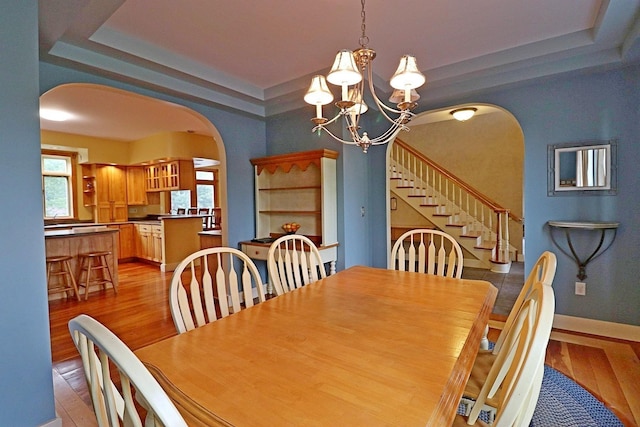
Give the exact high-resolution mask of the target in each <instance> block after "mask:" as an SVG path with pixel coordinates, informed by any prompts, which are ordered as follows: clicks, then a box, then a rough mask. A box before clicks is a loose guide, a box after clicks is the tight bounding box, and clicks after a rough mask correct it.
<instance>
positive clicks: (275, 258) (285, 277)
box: [267, 234, 327, 295]
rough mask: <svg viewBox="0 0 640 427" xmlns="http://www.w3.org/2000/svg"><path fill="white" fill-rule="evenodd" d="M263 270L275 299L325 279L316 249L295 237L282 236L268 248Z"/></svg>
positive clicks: (302, 237)
mask: <svg viewBox="0 0 640 427" xmlns="http://www.w3.org/2000/svg"><path fill="white" fill-rule="evenodd" d="M267 269H268V270H269V279H270V281H271V284H272V285H273V286H274V288H275V291H276V294H277V295H282V294H283V293H286V292H289V291H292V290H294V289H297V288H301V287H302V286H304V285H308V284H309V283H312V282H315V281H317V280H319V279H322V278H325V277H327V273H326V271H325V268H324V264H323V262H322V257H321V256H320V252H319V251H318V248H317V247H316V245H315V244H314V243H313V241H311V239H309V238H308V237H306V236H301V235H296V234H291V235H286V236H282V237H280V238H278V239H276V240H275V241H274V242H273V243H272V244H271V246H270V247H269V252H268V254H267Z"/></svg>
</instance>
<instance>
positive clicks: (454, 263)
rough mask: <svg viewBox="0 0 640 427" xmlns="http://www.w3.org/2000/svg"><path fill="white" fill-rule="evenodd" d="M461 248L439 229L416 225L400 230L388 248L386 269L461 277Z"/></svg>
mask: <svg viewBox="0 0 640 427" xmlns="http://www.w3.org/2000/svg"><path fill="white" fill-rule="evenodd" d="M462 263H463V258H462V249H461V248H460V245H459V244H458V242H456V241H455V239H454V238H453V237H451V236H450V235H448V234H447V233H444V232H442V231H439V230H430V229H425V228H418V229H415V230H409V231H407V232H406V233H404V234H403V235H402V236H400V238H398V240H397V241H396V243H395V244H394V245H393V249H391V258H390V259H389V269H391V270H401V271H412V272H418V273H427V274H436V275H438V276H446V277H455V278H458V279H459V278H460V277H462Z"/></svg>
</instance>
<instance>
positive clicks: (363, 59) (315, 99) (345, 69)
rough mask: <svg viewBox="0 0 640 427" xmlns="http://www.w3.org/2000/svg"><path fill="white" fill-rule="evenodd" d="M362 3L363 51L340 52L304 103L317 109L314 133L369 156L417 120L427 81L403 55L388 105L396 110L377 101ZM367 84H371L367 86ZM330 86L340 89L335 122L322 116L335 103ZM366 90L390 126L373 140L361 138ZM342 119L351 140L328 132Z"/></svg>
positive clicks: (314, 80)
mask: <svg viewBox="0 0 640 427" xmlns="http://www.w3.org/2000/svg"><path fill="white" fill-rule="evenodd" d="M361 3H362V12H361V16H362V36H361V37H360V48H358V49H356V50H354V51H350V50H346V49H343V50H340V51H339V52H338V53H337V55H336V58H335V60H334V62H333V66H332V67H331V70H330V71H329V74H327V76H326V78H325V76H322V75H315V76H313V78H312V79H311V85H310V86H309V90H308V91H307V93H306V94H305V96H304V100H305V102H307V103H308V104H311V105H315V106H316V115H315V117H314V118H312V119H311V121H312V122H313V123H314V125H315V126H314V127H313V131H314V132H315V131H322V130H324V131H325V132H327V133H328V134H329V135H330V136H331V137H332V138H334V139H336V140H337V141H340V142H342V143H344V144H349V145H357V146H359V147H360V148H362V151H363V152H365V153H366V152H367V150H368V149H369V147H370V146H372V145H381V144H386V143H388V142H389V141H391V140H393V139H394V138H395V137H396V135H397V134H398V132H400V131H401V130H405V131H407V130H409V128H408V127H407V126H406V125H407V123H409V121H410V120H411V119H412V118H413V117H414V116H415V114H414V113H413V112H412V111H411V110H413V109H415V107H416V106H417V105H418V104H417V103H416V100H417V99H418V98H420V95H419V94H418V92H416V89H417V88H419V87H420V86H422V85H423V84H424V83H425V82H426V78H425V76H424V74H422V73H421V72H420V70H419V69H418V65H417V63H416V58H415V57H414V56H411V55H404V56H402V58H400V64H399V65H398V68H397V70H396V72H395V73H394V74H393V76H392V77H391V80H390V84H391V87H392V88H394V89H395V90H394V92H393V94H392V95H391V98H389V101H390V102H392V103H395V104H396V107H395V108H393V107H389V106H387V105H386V104H385V103H383V102H382V101H381V100H380V99H379V98H378V96H377V95H376V92H375V87H374V85H373V65H372V62H373V60H374V58H375V57H376V52H375V51H374V50H373V49H369V48H368V47H367V44H368V42H369V38H368V37H367V36H366V34H365V28H366V24H365V10H364V3H365V2H364V0H362V1H361ZM365 80H366V81H367V83H368V84H366V85H365ZM327 82H329V83H331V84H332V85H335V86H339V87H340V89H341V91H340V92H341V96H340V99H339V100H338V101H336V102H335V106H336V107H337V108H338V112H337V113H336V115H335V116H334V117H333V118H332V119H327V118H324V117H323V116H322V114H323V113H322V107H323V106H324V105H327V104H330V103H331V102H333V100H334V97H333V94H332V93H331V91H330V90H329V87H328V85H327ZM366 88H368V89H369V92H370V94H371V97H372V98H373V101H374V103H375V104H376V106H377V108H378V111H379V112H380V114H382V116H383V117H384V118H385V119H386V120H387V121H388V122H389V124H390V127H389V128H388V129H387V130H386V131H385V132H383V133H382V134H381V135H380V136H377V137H375V138H371V137H370V136H369V135H368V134H367V132H363V133H362V134H360V126H359V122H360V117H361V115H362V114H364V113H365V112H366V111H367V110H368V109H369V107H368V106H367V104H365V102H364V92H365V89H366ZM340 118H343V119H344V122H345V125H346V128H347V130H348V131H349V134H350V137H351V139H349V140H347V139H343V138H340V137H339V136H337V135H335V134H334V133H332V132H331V131H330V130H329V129H328V128H327V126H328V125H330V124H332V123H334V122H336V121H338V120H339V119H340Z"/></svg>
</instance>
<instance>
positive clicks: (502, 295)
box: [462, 262, 524, 316]
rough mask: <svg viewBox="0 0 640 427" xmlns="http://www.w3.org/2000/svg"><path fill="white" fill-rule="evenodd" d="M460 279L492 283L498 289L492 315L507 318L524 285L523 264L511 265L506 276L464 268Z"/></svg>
mask: <svg viewBox="0 0 640 427" xmlns="http://www.w3.org/2000/svg"><path fill="white" fill-rule="evenodd" d="M462 277H463V278H464V279H477V280H486V281H487V282H491V283H493V285H494V286H495V287H496V288H498V297H497V298H496V303H495V305H494V306H493V314H498V315H502V316H508V315H509V312H510V311H511V307H513V304H514V303H515V302H516V299H517V298H518V294H519V293H520V289H522V285H523V284H524V263H522V262H514V263H512V264H511V270H510V271H509V273H507V274H503V273H493V272H491V271H490V270H483V269H480V268H470V267H464V268H463V270H462Z"/></svg>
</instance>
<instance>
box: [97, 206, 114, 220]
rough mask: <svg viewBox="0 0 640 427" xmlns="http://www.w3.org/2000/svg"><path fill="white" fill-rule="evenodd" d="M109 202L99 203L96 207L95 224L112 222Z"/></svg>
mask: <svg viewBox="0 0 640 427" xmlns="http://www.w3.org/2000/svg"><path fill="white" fill-rule="evenodd" d="M112 211H113V209H112V207H111V203H110V202H100V203H98V205H97V206H96V222H101V223H104V222H114V221H113V219H112V218H113V216H112Z"/></svg>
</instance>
